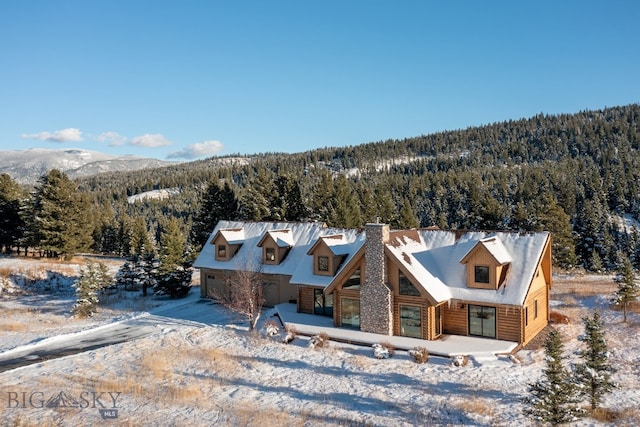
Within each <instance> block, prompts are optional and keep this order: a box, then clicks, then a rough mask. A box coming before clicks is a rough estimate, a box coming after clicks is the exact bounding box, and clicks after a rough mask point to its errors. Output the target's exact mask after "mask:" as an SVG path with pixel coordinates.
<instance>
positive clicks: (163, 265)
mask: <svg viewBox="0 0 640 427" xmlns="http://www.w3.org/2000/svg"><path fill="white" fill-rule="evenodd" d="M191 273H192V269H191V261H190V260H189V259H188V257H187V245H186V241H185V237H184V235H183V234H182V232H181V231H180V226H179V224H178V220H177V219H175V218H172V219H171V220H169V221H168V222H167V224H166V226H165V228H164V229H163V230H162V231H161V234H160V256H159V265H158V270H157V274H156V276H155V280H156V283H155V285H154V291H155V292H156V293H157V294H166V295H170V296H172V297H182V296H185V295H187V293H188V292H189V289H190V287H191Z"/></svg>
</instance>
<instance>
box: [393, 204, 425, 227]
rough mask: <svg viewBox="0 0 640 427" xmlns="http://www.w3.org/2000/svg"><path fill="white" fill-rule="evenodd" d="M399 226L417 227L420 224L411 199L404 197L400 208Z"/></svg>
mask: <svg viewBox="0 0 640 427" xmlns="http://www.w3.org/2000/svg"><path fill="white" fill-rule="evenodd" d="M397 226H398V227H399V228H417V227H419V226H420V221H418V218H416V215H415V214H414V213H413V208H412V207H411V203H409V200H407V199H404V202H403V203H402V207H401V208H400V218H399V219H398V224H397Z"/></svg>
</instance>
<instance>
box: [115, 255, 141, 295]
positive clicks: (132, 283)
mask: <svg viewBox="0 0 640 427" xmlns="http://www.w3.org/2000/svg"><path fill="white" fill-rule="evenodd" d="M144 280H146V278H145V272H144V270H143V269H142V266H141V265H140V263H137V262H135V260H134V259H133V258H131V259H128V260H126V261H125V262H124V263H123V264H122V265H121V266H120V268H119V269H118V272H117V273H116V277H115V285H116V286H117V287H119V288H122V289H124V290H126V291H132V290H139V289H141V288H142V283H143V281H144Z"/></svg>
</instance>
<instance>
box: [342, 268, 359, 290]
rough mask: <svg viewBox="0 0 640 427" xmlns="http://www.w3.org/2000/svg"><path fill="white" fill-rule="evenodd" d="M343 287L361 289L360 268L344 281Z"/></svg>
mask: <svg viewBox="0 0 640 427" xmlns="http://www.w3.org/2000/svg"><path fill="white" fill-rule="evenodd" d="M342 289H354V290H357V289H360V268H358V269H357V270H356V271H354V272H353V274H352V275H351V276H349V278H348V279H347V281H346V282H344V285H342Z"/></svg>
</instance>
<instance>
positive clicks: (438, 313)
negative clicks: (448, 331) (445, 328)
mask: <svg viewBox="0 0 640 427" xmlns="http://www.w3.org/2000/svg"><path fill="white" fill-rule="evenodd" d="M435 318H436V319H435V322H436V324H435V327H436V330H435V333H436V336H440V335H442V309H441V308H440V306H437V307H436V313H435Z"/></svg>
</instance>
